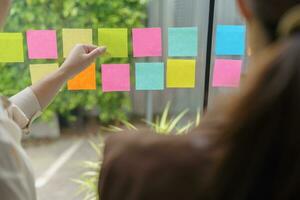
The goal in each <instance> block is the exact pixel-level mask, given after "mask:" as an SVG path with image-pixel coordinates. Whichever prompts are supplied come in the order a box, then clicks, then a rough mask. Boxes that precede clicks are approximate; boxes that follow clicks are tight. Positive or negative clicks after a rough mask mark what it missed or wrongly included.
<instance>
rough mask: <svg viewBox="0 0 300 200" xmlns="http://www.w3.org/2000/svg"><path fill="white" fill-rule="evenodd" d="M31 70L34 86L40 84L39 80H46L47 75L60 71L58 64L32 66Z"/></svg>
mask: <svg viewBox="0 0 300 200" xmlns="http://www.w3.org/2000/svg"><path fill="white" fill-rule="evenodd" d="M29 68H30V76H31V82H32V84H34V83H36V82H38V81H39V80H41V79H43V78H45V77H46V76H47V75H49V74H51V73H52V72H54V71H56V70H57V69H58V64H57V63H53V64H31V65H30V66H29Z"/></svg>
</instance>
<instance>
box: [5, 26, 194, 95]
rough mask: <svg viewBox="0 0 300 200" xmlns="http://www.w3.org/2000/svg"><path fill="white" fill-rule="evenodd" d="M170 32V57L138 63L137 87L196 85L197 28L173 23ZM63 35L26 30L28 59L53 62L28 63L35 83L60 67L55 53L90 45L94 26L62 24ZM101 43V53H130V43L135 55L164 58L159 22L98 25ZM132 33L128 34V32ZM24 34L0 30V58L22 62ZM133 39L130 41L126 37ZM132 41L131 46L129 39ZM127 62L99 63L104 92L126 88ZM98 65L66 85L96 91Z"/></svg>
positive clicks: (128, 86) (128, 81) (116, 55)
mask: <svg viewBox="0 0 300 200" xmlns="http://www.w3.org/2000/svg"><path fill="white" fill-rule="evenodd" d="M167 32H168V41H167V42H168V43H167V44H168V51H167V56H168V59H167V61H166V62H163V61H160V62H136V63H135V64H134V69H135V73H134V75H135V88H136V90H140V91H143V90H164V89H165V88H194V87H195V82H196V78H195V77H196V60H195V57H196V56H197V55H198V46H199V45H198V34H199V33H198V28H197V27H171V28H168V29H167ZM61 33H62V35H61V36H62V37H58V36H57V31H56V30H28V31H26V33H25V36H26V44H27V50H28V59H29V60H30V62H33V60H41V59H44V60H52V61H53V62H54V63H47V64H34V62H33V63H31V64H30V66H29V68H30V76H31V80H32V83H36V82H38V81H39V80H41V79H42V78H44V77H46V76H47V75H48V74H50V73H52V72H54V71H55V70H57V69H58V68H59V64H58V63H55V62H57V59H58V58H59V55H63V57H64V58H66V57H67V56H68V55H69V54H70V53H71V51H72V49H73V48H74V47H75V45H77V44H90V45H92V44H94V38H93V30H92V29H80V28H64V29H62V31H61ZM97 33H98V38H97V40H98V43H97V45H99V46H106V48H107V51H106V54H105V55H103V56H107V57H110V58H128V57H129V56H130V55H131V54H130V52H129V47H130V46H132V50H133V52H132V56H133V57H134V58H137V59H139V58H150V57H151V58H155V57H157V58H160V59H161V58H162V57H163V52H164V50H163V37H162V35H163V33H162V29H161V28H159V27H153V28H133V29H132V30H131V32H129V30H128V29H127V28H99V29H98V30H97ZM130 33H131V38H130V37H129V35H130ZM58 38H62V54H60V53H59V51H58V50H59V48H58V43H57V40H58ZM23 40H24V38H23V34H22V33H0V62H24V48H23ZM130 40H131V41H130ZM130 42H132V45H129V43H130ZM131 71H132V70H131V66H130V64H127V63H126V64H123V63H103V64H102V65H101V80H102V82H101V84H102V90H103V92H116V91H130V90H131V76H130V74H131ZM96 73H97V70H96V64H95V63H93V64H91V65H90V66H88V67H87V68H86V69H84V70H83V71H82V72H81V73H79V74H78V75H77V76H75V77H73V78H71V79H70V80H69V81H68V83H67V88H68V90H71V91H76V90H96V85H97V84H96V82H97V81H96V79H97V78H96Z"/></svg>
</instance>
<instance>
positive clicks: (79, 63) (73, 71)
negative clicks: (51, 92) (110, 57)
mask: <svg viewBox="0 0 300 200" xmlns="http://www.w3.org/2000/svg"><path fill="white" fill-rule="evenodd" d="M105 51H106V47H97V46H94V45H82V44H78V45H76V46H75V47H74V48H73V49H72V51H71V52H70V54H69V56H68V57H67V59H66V60H65V62H64V63H63V64H62V66H61V68H60V70H62V71H63V73H64V74H65V76H66V78H67V79H71V78H73V77H74V76H76V75H77V74H78V73H80V72H81V71H83V70H84V69H85V68H87V67H88V66H89V65H90V64H92V63H93V62H95V60H96V58H97V57H98V56H100V55H102V54H103V53H105Z"/></svg>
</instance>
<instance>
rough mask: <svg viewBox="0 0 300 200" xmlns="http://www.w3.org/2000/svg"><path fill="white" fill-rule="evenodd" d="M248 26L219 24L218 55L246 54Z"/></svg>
mask: <svg viewBox="0 0 300 200" xmlns="http://www.w3.org/2000/svg"><path fill="white" fill-rule="evenodd" d="M245 42H246V26H240V25H238V26H235V25H218V26H217V37H216V55H219V56H226V55H238V56H242V55H244V54H245Z"/></svg>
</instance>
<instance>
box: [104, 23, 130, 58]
mask: <svg viewBox="0 0 300 200" xmlns="http://www.w3.org/2000/svg"><path fill="white" fill-rule="evenodd" d="M98 41H99V46H106V47H107V50H106V55H107V56H109V57H114V58H126V57H128V30H127V29H126V28H101V29H98Z"/></svg>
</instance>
